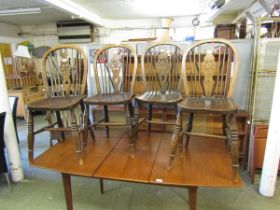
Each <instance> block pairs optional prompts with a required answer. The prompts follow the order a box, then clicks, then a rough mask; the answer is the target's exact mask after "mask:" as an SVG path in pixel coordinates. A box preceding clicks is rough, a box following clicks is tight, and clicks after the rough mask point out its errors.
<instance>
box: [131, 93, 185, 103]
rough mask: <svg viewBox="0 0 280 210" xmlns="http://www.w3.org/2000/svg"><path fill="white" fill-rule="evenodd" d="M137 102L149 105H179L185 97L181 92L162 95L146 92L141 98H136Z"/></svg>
mask: <svg viewBox="0 0 280 210" xmlns="http://www.w3.org/2000/svg"><path fill="white" fill-rule="evenodd" d="M135 99H136V100H137V101H139V102H140V103H141V102H144V103H148V104H177V103H178V102H180V101H181V100H182V99H183V97H182V95H181V93H179V92H167V93H165V94H161V93H160V92H152V91H149V92H145V93H144V94H142V95H140V96H136V97H135Z"/></svg>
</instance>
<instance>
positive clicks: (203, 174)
mask: <svg viewBox="0 0 280 210" xmlns="http://www.w3.org/2000/svg"><path fill="white" fill-rule="evenodd" d="M110 131H111V130H110ZM95 135H96V140H95V142H93V141H92V140H91V139H90V136H89V139H88V145H87V148H86V154H85V158H84V164H83V165H79V164H78V155H77V154H76V153H75V148H74V143H73V141H72V140H71V139H67V140H65V141H64V142H61V143H58V144H57V145H55V146H53V147H51V148H49V149H47V150H46V151H45V152H44V153H42V154H41V155H39V156H38V157H36V158H35V159H34V161H32V162H31V163H30V164H31V165H32V166H36V167H40V168H44V169H48V170H53V171H57V172H60V173H66V174H71V175H77V176H86V177H96V178H103V179H112V180H122V181H132V182H140V183H151V184H160V185H171V186H182V187H187V186H207V187H241V186H242V182H241V181H239V182H238V183H234V182H233V181H232V167H231V158H230V153H229V151H228V148H226V146H225V144H224V141H223V140H220V139H209V138H208V139H206V138H201V137H200V138H199V137H191V139H190V142H189V145H188V148H185V149H184V151H183V155H182V157H180V154H179V152H178V151H177V154H176V157H175V159H174V162H173V167H172V168H171V169H170V170H168V169H167V165H168V159H169V152H170V140H171V136H172V135H171V134H168V133H151V134H150V135H148V134H147V133H146V132H139V136H138V140H137V143H136V151H135V158H134V159H131V157H130V153H129V147H128V145H129V144H128V137H127V136H126V134H125V132H124V130H119V131H116V130H112V131H111V132H110V135H111V136H110V138H106V137H105V131H103V130H98V131H96V132H95ZM35 149H36V148H35Z"/></svg>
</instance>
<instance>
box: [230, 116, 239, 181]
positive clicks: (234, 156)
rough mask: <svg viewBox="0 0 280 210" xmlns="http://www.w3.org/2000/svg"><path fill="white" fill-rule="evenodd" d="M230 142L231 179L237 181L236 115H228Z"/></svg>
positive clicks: (237, 146)
mask: <svg viewBox="0 0 280 210" xmlns="http://www.w3.org/2000/svg"><path fill="white" fill-rule="evenodd" d="M229 129H230V143H231V156H232V171H233V181H234V182H235V183H237V182H238V181H239V139H238V133H237V125H236V115H235V114H232V115H231V116H230V127H229Z"/></svg>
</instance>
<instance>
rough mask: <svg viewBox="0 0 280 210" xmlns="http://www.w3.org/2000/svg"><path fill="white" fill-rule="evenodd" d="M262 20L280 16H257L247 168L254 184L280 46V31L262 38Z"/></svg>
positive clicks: (263, 142) (268, 20)
mask: <svg viewBox="0 0 280 210" xmlns="http://www.w3.org/2000/svg"><path fill="white" fill-rule="evenodd" d="M263 23H274V24H276V23H278V24H280V18H266V19H258V20H257V22H256V26H255V44H254V64H253V70H252V73H251V87H250V97H249V114H250V125H251V130H250V145H249V161H248V170H249V174H250V175H251V180H252V183H253V182H254V174H255V169H256V168H259V169H261V168H262V164H263V158H264V150H265V145H266V137H267V132H268V128H269V120H270V112H271V103H272V97H273V90H274V82H275V76H276V69H277V62H278V53H279V49H280V35H279V33H280V31H279V32H278V35H277V33H275V34H274V35H273V34H272V33H267V35H266V36H265V37H261V34H260V29H261V27H262V24H263ZM278 30H279V29H278ZM275 35H276V36H275Z"/></svg>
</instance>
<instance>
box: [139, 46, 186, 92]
mask: <svg viewBox="0 0 280 210" xmlns="http://www.w3.org/2000/svg"><path fill="white" fill-rule="evenodd" d="M182 54H183V52H182V48H181V47H180V46H179V45H178V44H175V43H172V42H166V41H163V42H156V43H153V44H151V45H149V46H147V47H146V48H145V50H144V52H143V54H142V56H141V70H142V79H143V82H144V87H145V91H146V92H147V91H153V92H154V91H155V92H158V91H159V92H161V93H165V92H173V91H179V92H181V88H180V86H181V72H180V71H181V67H180V65H181V60H182Z"/></svg>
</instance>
